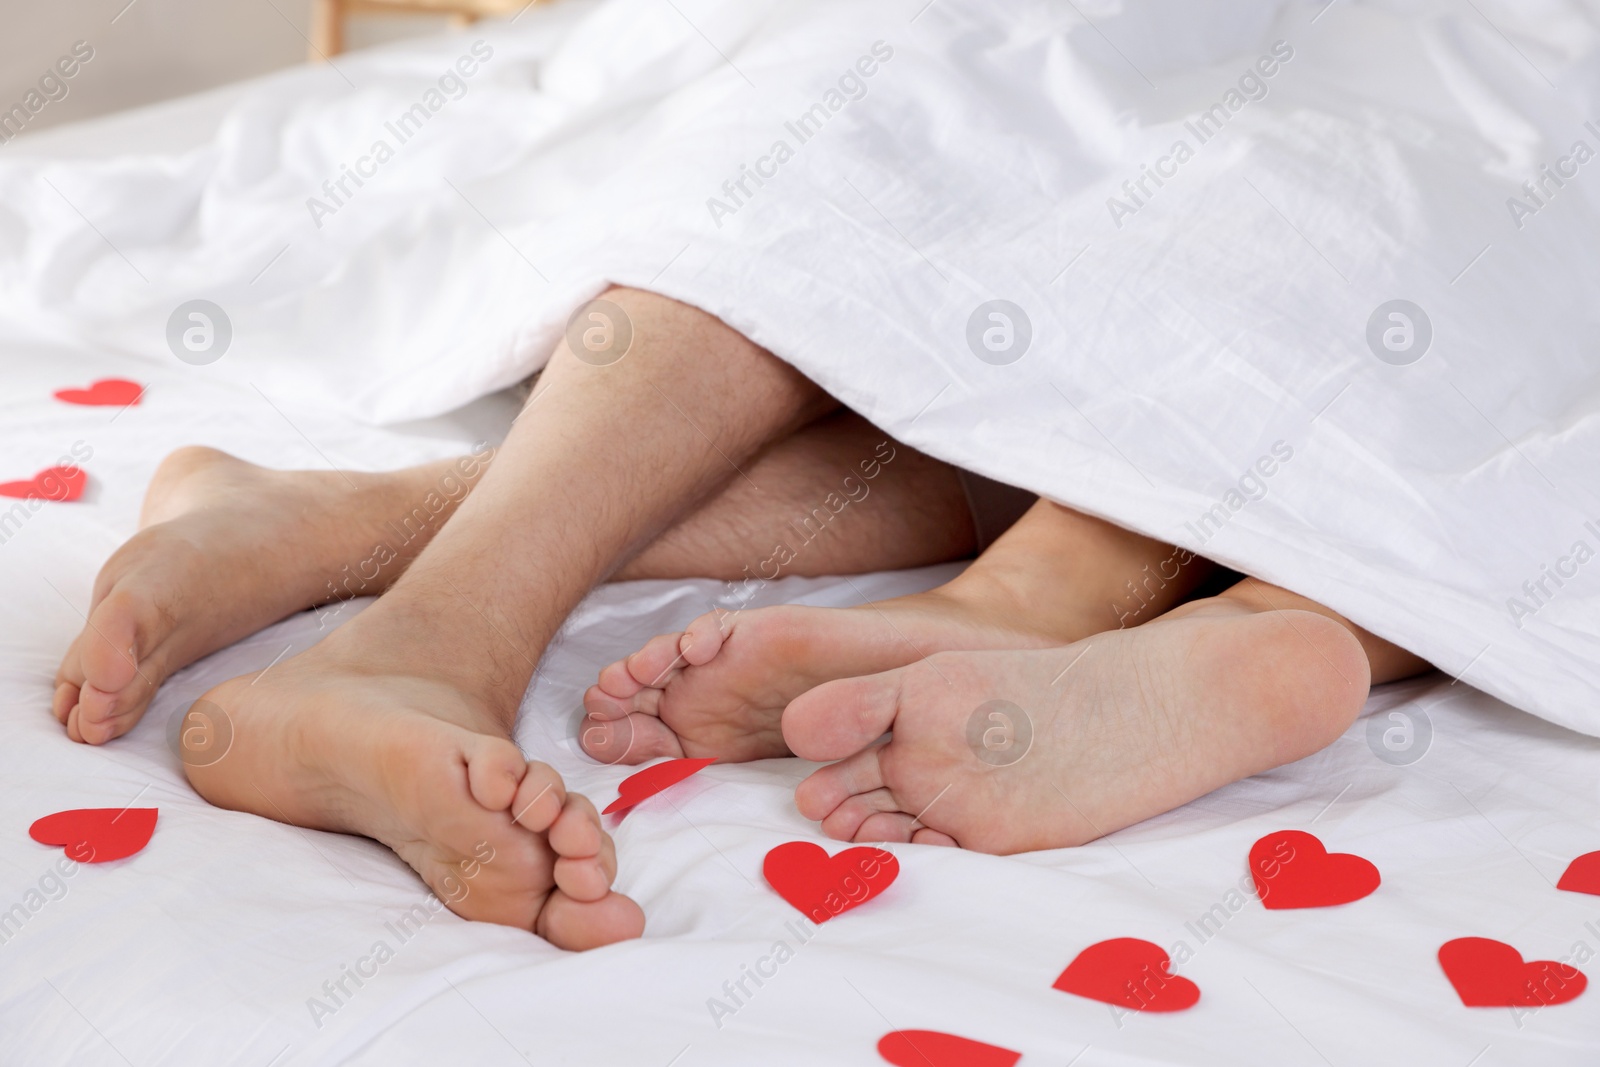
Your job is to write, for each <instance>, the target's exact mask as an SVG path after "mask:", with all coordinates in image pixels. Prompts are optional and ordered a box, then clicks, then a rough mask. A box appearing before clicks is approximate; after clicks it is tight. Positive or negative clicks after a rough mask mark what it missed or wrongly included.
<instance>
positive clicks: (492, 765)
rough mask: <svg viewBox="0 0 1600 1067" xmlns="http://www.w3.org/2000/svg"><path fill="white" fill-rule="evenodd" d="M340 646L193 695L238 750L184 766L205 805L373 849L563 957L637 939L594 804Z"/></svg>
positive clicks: (475, 708)
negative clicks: (352, 839) (351, 837)
mask: <svg viewBox="0 0 1600 1067" xmlns="http://www.w3.org/2000/svg"><path fill="white" fill-rule="evenodd" d="M350 625H351V626H354V624H353V623H352V624H350ZM343 637H344V631H343V630H341V631H336V632H335V633H334V634H333V635H331V636H330V637H328V638H325V639H324V640H323V642H322V643H321V644H319V645H318V646H316V647H315V648H313V649H311V650H309V651H307V652H305V653H303V654H301V655H300V656H296V657H294V658H291V659H288V660H285V661H283V662H282V663H280V664H278V665H277V666H276V667H273V668H270V669H269V670H268V671H267V672H264V673H263V674H260V675H254V676H249V675H247V676H245V677H242V678H236V679H233V680H232V681H229V682H225V683H224V684H222V685H220V686H218V687H217V688H215V689H213V690H211V691H210V692H208V693H207V694H205V696H204V697H202V698H201V699H202V701H204V702H206V703H209V704H210V705H212V708H211V709H207V710H208V711H209V712H210V714H211V716H212V717H213V718H214V719H217V718H220V719H222V721H225V722H226V723H227V725H228V727H229V728H231V736H232V740H231V743H230V745H229V747H228V748H227V750H226V754H225V755H223V756H222V757H221V758H220V759H217V760H215V761H214V762H206V761H204V760H195V761H194V762H186V765H185V770H186V772H187V773H188V776H189V781H190V782H191V783H192V784H193V785H194V787H195V789H196V790H197V791H198V792H199V793H200V795H201V796H203V797H205V798H206V799H207V800H209V801H211V802H212V803H213V804H216V805H218V806H220V807H225V808H231V809H233V810H236V811H248V812H253V813H254V814H257V815H262V816H265V817H266V818H269V819H275V820H278V821H280V822H288V823H293V824H295V825H297V826H309V827H313V828H315V829H321V830H332V831H336V832H340V833H350V834H361V835H364V836H366V837H371V838H375V839H376V840H378V841H381V842H383V843H384V844H385V845H387V846H389V847H390V848H391V849H393V850H394V851H395V853H396V854H398V855H399V856H400V858H401V859H403V860H405V861H406V862H407V863H408V864H410V865H411V866H412V868H414V869H415V870H416V872H417V873H418V874H419V875H421V877H422V880H423V881H424V882H426V883H427V884H428V886H429V888H431V889H432V890H433V891H434V893H436V894H437V895H438V897H439V899H440V900H441V901H443V902H444V903H445V904H447V905H448V906H449V907H450V909H451V910H452V911H454V912H456V914H458V915H461V916H462V917H464V918H467V919H476V920H481V921H485V922H494V923H501V924H503V925H506V926H515V927H519V928H521V929H523V930H531V931H533V932H534V933H536V934H538V935H539V936H541V937H543V938H545V939H547V940H549V941H550V942H551V943H553V944H555V945H557V946H558V947H561V948H566V949H586V948H593V947H596V946H599V945H606V944H610V943H612V942H614V941H621V940H625V939H627V938H633V937H638V936H639V934H640V933H641V932H643V930H644V913H643V912H642V911H640V910H639V906H638V905H637V904H635V903H634V902H633V901H632V900H630V899H628V898H627V897H625V896H622V895H621V894H619V893H615V892H613V891H612V890H611V882H612V879H613V878H615V876H616V873H617V862H616V852H615V849H614V848H613V846H612V842H611V838H610V837H609V836H608V835H607V834H606V833H605V832H604V831H603V830H602V829H601V827H600V819H599V816H598V814H597V813H596V812H595V808H594V805H592V804H591V803H590V802H589V801H588V800H587V799H586V798H585V797H583V796H581V795H579V794H576V793H568V792H567V791H566V789H565V787H564V786H563V785H562V782H561V778H560V776H559V775H557V774H556V772H555V771H554V770H552V769H551V768H550V767H549V766H547V765H545V764H543V763H537V762H530V761H528V760H527V759H525V758H524V757H523V755H522V752H521V751H520V750H519V749H518V748H517V746H516V745H515V744H514V743H513V742H511V741H510V740H508V739H506V738H505V737H504V736H503V735H502V734H501V733H500V729H501V728H500V727H499V726H497V724H496V720H495V718H494V717H493V716H492V715H491V714H490V713H489V712H488V711H487V710H486V709H485V708H483V707H481V706H479V705H478V704H476V703H475V702H474V701H473V700H472V699H471V698H470V697H468V696H466V695H465V694H464V692H463V691H462V690H461V689H460V688H459V687H456V686H452V685H448V684H441V683H440V682H438V681H436V680H434V679H431V678H426V677H413V676H406V675H401V674H395V673H381V672H379V671H375V670H373V669H372V668H371V667H370V666H368V665H367V663H368V662H369V661H368V658H367V657H364V656H353V652H352V649H351V648H350V647H348V646H349V644H350V643H349V642H348V641H346V640H342V638H343ZM215 709H221V710H220V712H218V711H217V710H215Z"/></svg>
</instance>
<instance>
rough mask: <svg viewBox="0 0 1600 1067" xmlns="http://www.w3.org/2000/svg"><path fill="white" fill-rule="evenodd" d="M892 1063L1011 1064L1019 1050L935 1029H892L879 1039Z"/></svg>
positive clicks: (943, 1066)
mask: <svg viewBox="0 0 1600 1067" xmlns="http://www.w3.org/2000/svg"><path fill="white" fill-rule="evenodd" d="M878 1055H880V1056H882V1057H883V1058H884V1059H886V1060H888V1061H889V1062H890V1063H892V1064H894V1065H895V1067H1014V1064H1015V1063H1016V1062H1017V1061H1018V1060H1020V1059H1022V1053H1020V1052H1012V1051H1011V1050H1010V1049H1008V1048H999V1047H998V1046H995V1045H985V1044H984V1043H983V1042H982V1041H973V1040H972V1039H971V1038H966V1037H957V1036H956V1035H954V1034H941V1033H940V1032H939V1031H937V1030H895V1031H894V1032H892V1033H888V1034H884V1035H883V1037H881V1038H879V1039H878Z"/></svg>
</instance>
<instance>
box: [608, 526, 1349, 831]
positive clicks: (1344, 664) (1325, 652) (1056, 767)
mask: <svg viewBox="0 0 1600 1067" xmlns="http://www.w3.org/2000/svg"><path fill="white" fill-rule="evenodd" d="M1025 521H1026V520H1025ZM986 559H987V557H985V558H982V559H980V560H978V561H977V562H976V563H974V564H973V565H972V566H971V567H969V568H968V570H967V571H966V572H965V573H963V574H962V575H961V576H960V577H959V578H957V579H956V580H955V581H953V582H951V583H949V584H948V585H945V586H943V587H940V588H938V589H935V590H931V591H929V592H927V593H921V594H917V595H914V596H907V597H900V598H897V599H894V600H888V601H883V602H879V603H874V604H867V605H863V606H861V607H858V608H848V609H834V608H812V607H800V606H790V605H786V606H778V607H769V608H761V609H757V610H754V611H746V612H738V613H728V612H718V613H712V614H707V615H703V616H701V617H700V618H698V619H696V620H695V621H694V622H692V623H691V624H690V625H689V627H688V629H687V630H685V631H684V632H682V633H677V634H666V635H662V636H660V637H657V638H655V639H653V640H652V641H650V642H649V643H647V644H646V645H645V646H644V647H643V648H642V649H640V650H639V651H638V652H636V653H634V654H633V655H632V656H629V657H628V658H626V659H624V660H621V661H619V662H617V663H613V664H611V665H610V666H608V667H607V668H605V670H603V671H602V672H601V674H600V678H599V682H598V684H596V685H594V686H592V687H590V689H589V691H588V692H587V693H586V694H585V696H584V705H585V709H586V712H587V714H586V717H585V725H584V729H583V732H582V735H581V738H580V743H581V744H582V746H583V748H584V750H585V751H587V752H588V753H589V754H590V755H592V756H594V757H595V758H596V759H599V760H602V761H605V762H613V763H641V762H644V761H646V760H650V759H655V758H658V757H662V756H672V757H681V756H690V757H709V756H714V757H717V758H719V759H722V760H727V761H740V760H753V759H763V758H770V757H779V756H788V755H797V756H801V757H804V758H806V759H811V760H818V761H827V762H829V766H827V767H824V768H822V769H820V770H818V771H816V772H815V773H813V774H812V775H811V776H810V777H808V778H806V779H805V780H804V781H803V782H802V783H801V784H800V786H799V788H798V789H797V790H796V793H795V801H796V804H797V806H798V807H799V810H800V811H801V813H802V814H804V815H805V816H806V817H807V818H810V819H813V820H816V821H817V822H820V823H821V824H822V829H823V831H824V832H825V833H827V834H828V835H829V836H830V837H834V838H836V839H839V840H843V841H857V842H883V841H897V842H913V843H916V844H934V845H958V846H960V847H964V848H970V849H976V850H979V851H983V852H991V853H998V854H1009V853H1015V852H1024V851H1032V850H1035V849H1046V848H1062V847H1069V846H1073V845H1078V844H1082V843H1084V842H1087V841H1091V840H1093V839H1095V838H1098V837H1101V836H1103V835H1104V834H1107V833H1111V832H1113V831H1115V830H1119V829H1122V828H1123V827H1126V826H1129V825H1132V824H1133V823H1136V822H1139V821H1141V820H1143V819H1146V818H1149V817H1151V816H1154V815H1158V814H1160V813H1162V812H1166V811H1170V810H1172V809H1173V808H1176V807H1178V806H1180V805H1182V804H1184V803H1187V802H1188V801H1190V800H1193V799H1194V798H1196V797H1199V796H1202V795H1204V794H1205V793H1208V792H1210V791H1211V790H1213V789H1216V788H1219V787H1221V786H1223V785H1226V784H1228V783H1230V782H1234V781H1237V780H1239V779H1241V778H1244V777H1248V776H1249V775H1251V774H1256V773H1259V772H1261V771H1264V770H1268V769H1270V768H1272V767H1277V766H1280V765H1282V764H1284V763H1287V762H1289V761H1291V760H1294V759H1299V758H1301V757H1303V756H1306V755H1310V754H1311V753H1312V752H1315V751H1317V750H1319V749H1321V748H1323V747H1324V746H1326V745H1327V744H1329V743H1331V742H1332V740H1333V739H1334V738H1336V737H1338V736H1339V734H1340V733H1342V732H1343V730H1344V729H1345V728H1346V727H1347V726H1348V725H1349V723H1350V722H1351V720H1352V719H1353V718H1354V717H1355V715H1356V713H1357V712H1358V711H1359V710H1360V707H1361V705H1362V703H1363V702H1364V700H1365V698H1366V694H1367V689H1368V680H1369V674H1368V664H1367V661H1366V654H1365V653H1364V651H1363V650H1362V647H1361V645H1360V644H1359V643H1358V642H1357V641H1356V639H1355V638H1354V637H1353V636H1352V635H1351V634H1350V633H1349V632H1348V631H1347V630H1346V629H1345V628H1344V627H1342V626H1341V625H1340V624H1339V623H1337V622H1334V621H1333V620H1331V619H1329V618H1327V617H1325V616H1323V615H1320V614H1315V613H1312V612H1309V611H1301V610H1294V611H1266V612H1263V611H1259V610H1256V609H1254V608H1252V607H1251V606H1249V605H1247V604H1246V603H1243V602H1241V601H1240V600H1237V599H1233V598H1228V597H1215V598H1210V599H1207V600H1199V601H1193V602H1191V603H1189V604H1185V605H1183V606H1181V607H1179V608H1176V609H1174V610H1172V611H1170V612H1168V613H1167V614H1166V615H1164V616H1162V617H1161V618H1159V619H1157V620H1154V621H1152V622H1150V623H1147V624H1145V625H1143V626H1139V627H1137V628H1133V629H1115V630H1108V629H1106V628H1105V624H1104V621H1103V619H1104V618H1105V616H1104V615H1102V614H1101V613H1100V612H1097V611H1095V610H1093V607H1092V606H1087V607H1088V610H1084V611H1073V610H1070V609H1069V610H1063V608H1062V605H1064V604H1066V605H1070V604H1071V603H1072V601H1073V592H1074V591H1073V590H1072V589H1068V588H1059V587H1054V586H1052V584H1051V582H1050V578H1051V570H1052V568H1051V566H1050V561H1048V560H1034V561H1032V562H1033V563H1034V564H1036V565H1035V566H1033V567H1030V568H1027V570H1026V575H1027V579H1028V580H1023V581H1019V580H1016V577H1015V570H1014V569H1008V568H1006V567H1002V566H995V565H993V564H989V563H986Z"/></svg>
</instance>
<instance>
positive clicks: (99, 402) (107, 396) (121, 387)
mask: <svg viewBox="0 0 1600 1067" xmlns="http://www.w3.org/2000/svg"><path fill="white" fill-rule="evenodd" d="M142 396H144V386H142V385H140V384H139V383H138V382H130V381H128V380H127V379H126V378H101V379H100V380H99V381H97V382H95V383H94V384H93V385H91V386H89V388H87V389H57V390H56V393H55V397H56V399H57V400H64V401H66V402H67V403H69V404H82V405H84V406H85V407H116V408H121V407H127V406H128V405H130V404H137V403H138V402H139V398H140V397H142Z"/></svg>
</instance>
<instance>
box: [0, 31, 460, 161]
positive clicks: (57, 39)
mask: <svg viewBox="0 0 1600 1067" xmlns="http://www.w3.org/2000/svg"><path fill="white" fill-rule="evenodd" d="M310 15H311V0H134V2H133V4H132V5H131V6H129V5H128V3H127V0H0V27H3V28H4V29H3V32H0V110H3V109H4V108H8V107H9V106H10V105H11V104H13V103H16V102H18V101H20V100H21V98H22V96H23V95H24V94H25V93H27V91H28V90H29V89H30V88H33V87H34V85H35V83H36V82H37V81H38V79H39V76H40V75H42V74H44V73H45V71H46V70H48V69H49V68H51V67H52V66H53V65H54V64H55V62H56V60H57V59H58V58H60V57H61V56H64V55H67V54H69V53H70V52H71V50H72V46H73V43H74V42H76V41H87V42H88V43H89V44H90V45H91V46H92V47H93V48H94V58H93V59H92V60H90V61H89V62H88V63H87V64H85V65H84V66H83V69H82V70H80V71H79V72H78V74H77V75H76V76H75V77H73V78H72V79H70V80H69V81H68V82H67V86H68V92H67V95H66V97H65V98H63V99H61V100H57V101H52V102H50V103H49V104H47V105H46V106H45V108H44V110H42V111H40V112H39V114H38V115H36V116H35V117H34V118H33V120H32V121H31V122H29V124H28V133H25V134H24V135H23V136H29V135H31V134H32V133H34V132H37V131H38V130H42V129H46V128H48V127H51V126H59V125H61V124H62V123H65V122H72V121H75V120H77V119H85V118H90V117H91V116H95V115H102V114H105V113H106V112H109V111H118V110H121V109H123V108H130V107H138V106H140V105H142V104H152V103H155V102H157V101H159V100H166V99H169V98H171V97H175V96H183V95H185V94H187V93H193V92H198V91H199V90H202V89H209V88H212V87H213V86H217V85H222V84H225V83H227V82H232V81H239V80H241V79H244V78H251V77H255V76H256V75H260V74H266V73H267V72H269V71H273V70H277V69H279V68H281V67H287V66H290V65H292V64H295V63H303V62H305V59H306V55H307V52H308V50H309V49H308V46H307V43H306V36H307V34H308V31H307V24H308V23H309V21H310ZM113 19H115V22H113V21H112V20H113ZM446 27H447V23H446V21H445V20H444V19H442V18H434V17H431V16H414V17H413V16H405V17H395V18H390V17H386V16H385V17H376V16H370V15H362V16H358V17H356V18H354V19H352V20H351V22H350V31H349V35H348V38H347V44H348V47H349V48H351V49H356V48H361V47H365V46H368V45H373V44H379V43H382V42H385V41H391V40H395V39H397V38H400V37H405V36H410V35H414V34H426V33H435V32H438V31H440V30H443V29H445V28H446Z"/></svg>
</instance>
